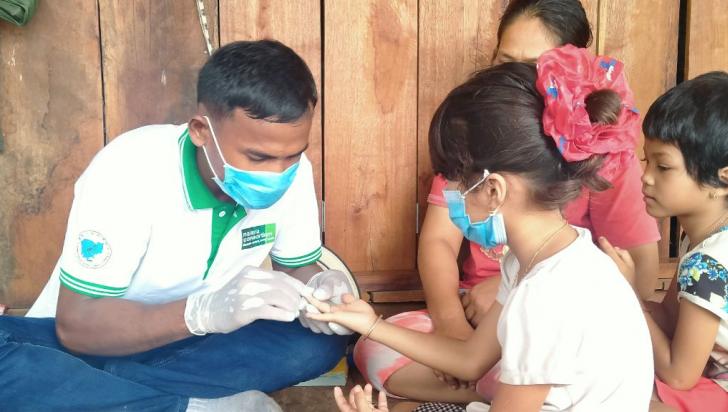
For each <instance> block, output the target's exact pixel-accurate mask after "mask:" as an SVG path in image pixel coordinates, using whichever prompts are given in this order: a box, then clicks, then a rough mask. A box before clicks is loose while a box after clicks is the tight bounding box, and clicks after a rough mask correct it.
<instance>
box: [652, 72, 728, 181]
mask: <svg viewBox="0 0 728 412" xmlns="http://www.w3.org/2000/svg"><path fill="white" fill-rule="evenodd" d="M642 131H643V132H644V134H645V136H646V137H647V138H648V139H657V140H659V141H662V142H665V143H670V144H673V145H675V146H677V147H678V149H680V152H682V155H683V158H684V159H685V167H686V169H687V171H688V173H689V174H690V176H691V177H692V178H693V179H695V181H697V182H698V183H699V184H701V185H707V186H713V187H728V183H726V182H723V181H721V180H720V178H719V177H718V171H719V170H720V169H722V168H724V167H727V166H728V73H726V72H719V71H716V72H710V73H705V74H702V75H700V76H698V77H696V78H694V79H692V80H688V81H685V82H682V83H680V84H679V85H677V86H675V87H673V88H672V89H670V90H668V91H667V93H665V94H663V95H662V96H660V97H659V98H658V99H657V100H655V102H654V103H652V106H650V109H649V110H648V111H647V115H645V120H644V122H643V123H642Z"/></svg>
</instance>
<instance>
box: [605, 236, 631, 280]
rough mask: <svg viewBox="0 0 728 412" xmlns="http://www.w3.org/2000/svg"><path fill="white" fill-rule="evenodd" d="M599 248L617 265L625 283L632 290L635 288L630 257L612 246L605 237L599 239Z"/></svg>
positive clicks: (627, 253)
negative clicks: (627, 283) (625, 280)
mask: <svg viewBox="0 0 728 412" xmlns="http://www.w3.org/2000/svg"><path fill="white" fill-rule="evenodd" d="M599 247H600V248H602V251H603V252H604V253H606V254H607V256H609V257H610V258H612V260H613V261H614V263H616V264H617V267H618V268H619V271H620V272H622V275H624V278H625V279H627V282H629V284H630V285H631V286H632V287H633V288H634V287H635V278H636V275H635V265H634V261H633V260H632V256H631V255H630V254H629V252H627V251H626V250H624V249H620V248H618V247H616V246H612V244H611V243H609V241H608V240H607V238H605V237H603V236H602V237H600V238H599Z"/></svg>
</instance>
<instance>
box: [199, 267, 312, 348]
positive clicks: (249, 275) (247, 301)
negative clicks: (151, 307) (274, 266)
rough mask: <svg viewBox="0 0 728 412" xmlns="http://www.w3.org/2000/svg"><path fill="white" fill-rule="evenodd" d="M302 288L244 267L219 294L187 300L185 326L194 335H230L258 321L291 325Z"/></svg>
mask: <svg viewBox="0 0 728 412" xmlns="http://www.w3.org/2000/svg"><path fill="white" fill-rule="evenodd" d="M304 288H305V286H304V285H303V283H302V282H300V281H299V280H297V279H295V278H293V277H291V276H289V275H287V274H285V273H283V272H276V271H270V270H264V269H260V268H257V267H254V266H246V267H245V268H243V270H242V271H241V272H240V273H238V274H237V275H236V276H234V277H233V278H232V279H230V281H229V282H228V283H227V284H225V286H223V287H222V288H220V289H219V290H216V291H214V292H206V293H197V294H193V295H190V296H189V297H188V298H187V306H185V324H186V325H187V329H189V330H190V332H192V333H193V334H195V335H204V334H207V333H229V332H232V331H234V330H237V329H238V328H240V327H242V326H245V325H247V324H249V323H251V322H253V321H256V320H258V319H268V320H277V321H281V322H292V321H293V320H294V319H296V317H297V316H298V312H299V307H300V301H301V293H302V292H303V290H304Z"/></svg>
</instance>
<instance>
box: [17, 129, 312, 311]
mask: <svg viewBox="0 0 728 412" xmlns="http://www.w3.org/2000/svg"><path fill="white" fill-rule="evenodd" d="M196 151H197V149H196V147H195V146H194V145H193V144H192V141H191V140H190V137H189V133H188V131H187V126H186V125H179V126H177V125H156V126H147V127H142V128H139V129H136V130H132V131H130V132H127V133H125V134H123V135H121V136H119V137H118V138H117V139H114V140H113V141H112V142H111V143H110V144H109V145H107V146H106V147H104V148H103V149H102V150H101V151H100V152H99V153H98V154H97V155H96V157H95V158H94V159H93V161H92V162H91V164H90V165H89V166H88V168H87V169H86V170H85V171H84V173H83V174H82V175H81V177H80V178H79V179H78V181H77V182H76V185H75V190H74V199H73V205H72V207H71V213H70V216H69V219H68V226H67V230H66V237H65V241H64V245H63V251H62V253H61V257H60V259H59V261H58V263H57V264H56V267H55V269H54V270H53V274H52V275H51V277H50V280H49V281H48V283H47V284H46V286H45V288H44V289H43V292H42V293H41V295H40V297H39V298H38V300H36V302H35V304H34V305H33V307H32V308H31V309H30V311H29V312H28V315H27V316H32V317H53V316H55V311H56V302H57V298H58V290H59V287H60V285H61V284H63V285H64V286H65V287H67V288H69V289H71V290H73V291H75V292H77V293H81V294H84V295H88V296H91V297H118V298H124V299H129V300H134V301H140V302H145V303H165V302H169V301H173V300H177V299H181V298H184V297H186V296H188V295H189V294H191V293H195V292H199V291H204V290H213V289H216V288H219V287H220V286H222V285H224V284H225V283H226V282H227V281H228V280H229V279H230V277H232V276H233V275H235V274H237V273H238V271H239V270H240V269H242V268H243V267H244V266H246V265H255V266H257V265H260V263H261V262H262V261H263V260H264V259H265V257H266V256H268V255H269V254H270V256H271V259H272V260H273V261H275V262H277V263H279V264H281V265H284V266H288V267H299V266H305V265H307V264H311V263H314V262H316V261H317V260H318V258H319V257H320V256H321V240H320V230H319V225H318V207H317V204H316V195H315V191H314V186H313V174H312V169H311V163H310V162H309V161H308V159H306V157H305V155H302V156H301V163H300V166H299V168H298V171H297V173H296V177H295V178H294V180H293V183H292V185H291V187H290V188H289V189H288V190H287V191H286V193H285V194H284V195H283V196H282V197H281V199H280V200H278V201H277V202H276V203H275V204H274V205H273V206H271V207H269V208H267V209H259V210H247V211H246V210H245V209H244V208H242V207H241V206H239V205H235V204H232V203H227V202H223V201H220V200H219V199H217V198H216V197H215V196H214V195H213V194H212V192H210V190H209V189H208V188H207V186H205V183H204V181H203V179H202V177H201V175H200V173H199V169H198V168H197V163H196V158H195V156H196Z"/></svg>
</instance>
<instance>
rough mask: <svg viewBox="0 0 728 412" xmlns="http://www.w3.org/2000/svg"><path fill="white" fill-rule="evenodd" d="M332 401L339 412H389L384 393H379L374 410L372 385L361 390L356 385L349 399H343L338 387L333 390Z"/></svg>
mask: <svg viewBox="0 0 728 412" xmlns="http://www.w3.org/2000/svg"><path fill="white" fill-rule="evenodd" d="M334 399H336V406H338V407H339V411H341V412H389V408H388V407H387V396H386V395H385V394H384V392H379V402H378V403H379V404H378V405H377V407H376V408H375V407H374V405H372V401H371V399H372V385H369V384H367V385H366V386H365V387H364V389H363V390H362V388H361V386H359V385H356V386H355V387H353V388H352V389H351V392H349V399H348V401H347V399H346V398H345V397H344V393H343V392H342V391H341V388H339V387H338V386H337V387H336V388H334Z"/></svg>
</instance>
